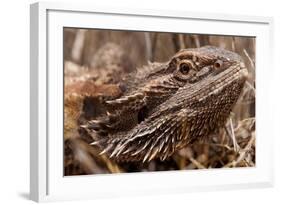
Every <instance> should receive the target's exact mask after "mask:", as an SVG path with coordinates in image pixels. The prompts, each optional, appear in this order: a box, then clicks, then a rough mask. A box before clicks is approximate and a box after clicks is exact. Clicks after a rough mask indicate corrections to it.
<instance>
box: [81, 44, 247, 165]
mask: <svg viewBox="0 0 281 205" xmlns="http://www.w3.org/2000/svg"><path fill="white" fill-rule="evenodd" d="M246 77H247V69H246V68H245V67H244V63H243V61H242V59H241V57H240V56H239V55H237V54H236V53H233V52H230V51H227V50H224V49H220V48H216V47H211V46H206V47H202V48H194V49H185V50H181V51H179V52H178V53H176V54H175V55H174V56H173V57H172V58H171V59H170V61H169V62H167V63H163V64H160V63H155V64H154V63H150V64H149V65H148V66H147V67H144V68H143V69H142V70H139V71H137V73H135V74H130V75H129V76H127V77H126V78H125V80H124V81H123V82H121V83H122V85H123V88H124V87H125V88H126V89H125V91H124V93H123V95H122V96H121V97H120V98H118V99H113V100H111V101H106V102H105V105H106V107H107V109H108V111H107V113H105V114H104V115H103V116H101V117H100V118H97V119H96V120H93V121H89V122H88V123H87V124H86V125H83V126H82V127H83V128H84V129H86V130H87V132H88V133H89V134H90V135H91V136H92V137H93V140H94V142H93V146H99V147H100V149H101V154H107V155H108V156H109V157H110V158H112V159H114V160H117V161H143V162H146V161H150V160H152V159H155V158H160V159H161V160H165V159H167V158H168V157H169V156H171V155H172V154H173V153H174V152H175V151H176V150H179V149H181V148H182V147H184V146H187V145H188V144H190V143H192V142H194V141H196V140H198V139H201V138H205V137H207V136H208V135H209V134H210V133H212V132H213V131H214V130H215V129H216V128H218V127H220V126H223V124H224V123H225V121H226V119H227V117H228V116H229V114H230V111H231V109H232V107H233V106H234V104H235V103H236V101H237V99H238V97H239V95H240V93H241V90H242V88H243V86H244V82H245V79H246Z"/></svg>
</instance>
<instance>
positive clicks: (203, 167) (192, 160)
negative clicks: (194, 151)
mask: <svg viewBox="0 0 281 205" xmlns="http://www.w3.org/2000/svg"><path fill="white" fill-rule="evenodd" d="M189 160H190V161H191V162H192V163H193V164H194V165H195V166H196V167H197V168H199V169H206V167H205V166H204V165H202V164H201V163H200V162H198V161H197V160H196V159H194V158H193V157H189Z"/></svg>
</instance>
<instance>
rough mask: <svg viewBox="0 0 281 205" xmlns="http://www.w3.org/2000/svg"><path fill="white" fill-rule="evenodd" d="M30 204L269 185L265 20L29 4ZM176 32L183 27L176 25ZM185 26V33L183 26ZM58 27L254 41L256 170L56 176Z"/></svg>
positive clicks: (59, 168)
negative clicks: (234, 38) (216, 36)
mask: <svg viewBox="0 0 281 205" xmlns="http://www.w3.org/2000/svg"><path fill="white" fill-rule="evenodd" d="M30 25H31V26H30V52H31V55H30V56H31V57H30V64H31V71H30V77H31V83H30V93H31V96H30V108H31V109H30V112H31V113H30V116H31V127H30V131H31V132H30V133H31V134H30V198H31V199H32V200H34V201H53V200H72V199H95V198H100V197H114V196H129V195H139V194H151V193H153V194H154V193H155V194H163V193H175V192H177V193H180V192H188V191H206V190H222V189H234V188H251V187H269V186H273V160H272V155H273V153H272V150H273V149H272V148H273V135H271V134H270V132H271V131H270V130H271V129H270V119H272V116H271V115H270V113H268V112H267V109H266V108H267V107H268V106H271V105H270V100H266V99H269V98H270V97H271V96H269V93H268V90H269V89H270V86H271V85H270V76H271V75H272V72H273V71H272V72H270V73H271V74H269V72H266V69H264V68H267V69H268V68H273V66H270V65H271V62H272V59H271V56H272V54H271V50H272V49H271V48H272V45H273V42H272V39H273V36H272V35H273V32H272V29H273V19H272V18H270V17H257V16H255V17H253V16H236V15H226V14H225V15H224V14H213V13H194V12H189V11H186V12H183V11H160V10H159V11H156V10H149V9H148V10H139V9H125V8H96V7H95V5H85V4H68V3H46V2H44V3H35V4H32V5H31V13H30ZM183 25H184V26H183ZM191 25H192V26H191ZM63 27H80V28H103V29H121V30H145V31H166V32H169V31H173V32H181V33H202V34H224V35H243V36H255V37H256V59H257V60H256V82H257V85H256V87H257V97H256V117H257V123H256V130H257V131H256V132H257V141H256V147H257V149H256V156H257V159H256V166H255V167H254V168H235V169H212V170H194V171H170V172H157V173H151V172H150V173H135V174H111V175H91V176H75V177H64V176H63V130H62V128H63V122H62V117H63V116H62V115H63V110H62V108H63V103H62V102H63V95H62V92H63V84H61V82H62V80H63V52H62V48H63V47H62V46H63V42H62V40H63V38H62V35H63V33H62V29H63Z"/></svg>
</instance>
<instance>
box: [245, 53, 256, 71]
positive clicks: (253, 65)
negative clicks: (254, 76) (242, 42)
mask: <svg viewBox="0 0 281 205" xmlns="http://www.w3.org/2000/svg"><path fill="white" fill-rule="evenodd" d="M243 52H244V54H245V55H246V57H247V58H248V60H249V62H250V64H251V66H252V69H254V68H255V63H254V61H253V60H252V58H251V57H250V55H249V54H248V52H247V50H246V49H243Z"/></svg>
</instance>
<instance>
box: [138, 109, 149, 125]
mask: <svg viewBox="0 0 281 205" xmlns="http://www.w3.org/2000/svg"><path fill="white" fill-rule="evenodd" d="M147 116H148V108H147V107H146V106H144V107H142V108H141V109H140V110H139V112H138V123H140V122H142V121H144V120H145V118H146V117H147Z"/></svg>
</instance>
